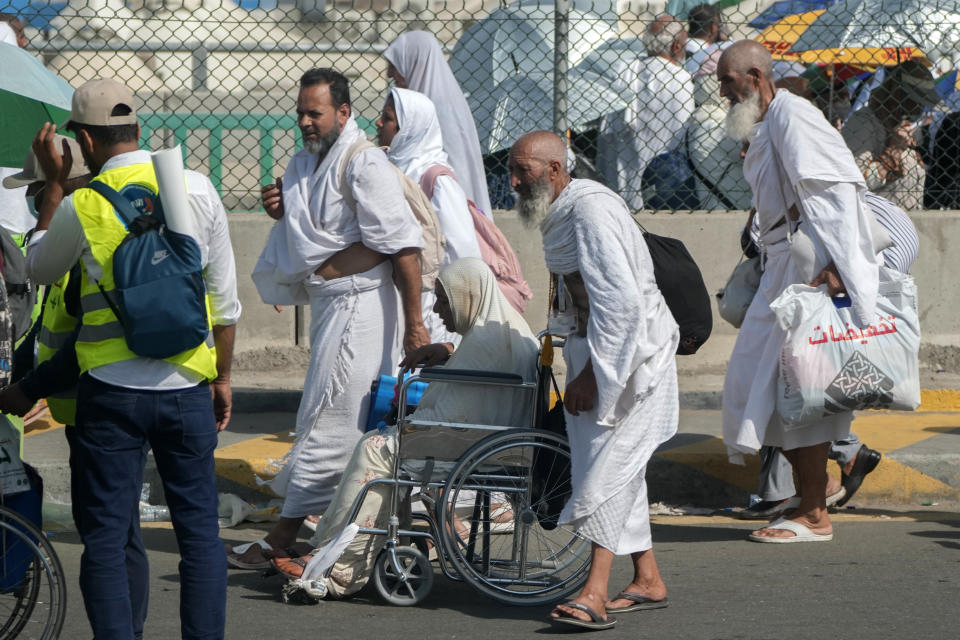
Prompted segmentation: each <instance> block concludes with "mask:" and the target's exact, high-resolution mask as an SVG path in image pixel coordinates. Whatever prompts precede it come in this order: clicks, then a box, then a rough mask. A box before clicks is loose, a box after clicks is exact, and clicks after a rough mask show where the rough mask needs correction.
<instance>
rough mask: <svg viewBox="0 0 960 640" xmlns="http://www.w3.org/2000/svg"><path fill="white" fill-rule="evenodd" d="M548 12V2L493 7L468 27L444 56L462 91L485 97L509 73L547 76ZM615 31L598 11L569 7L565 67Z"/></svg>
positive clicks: (551, 29)
mask: <svg viewBox="0 0 960 640" xmlns="http://www.w3.org/2000/svg"><path fill="white" fill-rule="evenodd" d="M553 12H554V9H553V5H552V4H541V5H523V6H516V5H512V6H509V7H502V8H499V9H496V10H494V11H492V12H491V13H490V15H489V16H487V17H486V18H484V19H483V20H481V21H479V22H478V23H476V24H475V25H473V26H472V27H470V28H469V29H467V31H466V32H465V33H464V34H463V36H462V37H461V38H460V39H459V40H458V41H457V44H456V46H454V48H453V52H452V53H451V54H450V59H449V63H450V69H451V70H452V71H453V75H454V77H456V79H457V82H459V83H460V87H461V89H463V92H464V93H465V94H467V95H468V96H471V95H474V94H477V95H478V96H481V97H482V96H488V95H490V94H491V93H492V92H493V90H494V88H496V86H497V85H499V84H500V83H501V82H503V81H504V80H506V79H507V78H508V77H510V76H513V75H517V74H520V75H532V76H549V75H552V73H553V67H554V65H553V34H554V13H553ZM616 35H617V34H616V30H615V29H614V28H613V27H611V26H610V25H609V23H608V22H607V21H605V20H603V19H601V18H600V17H599V16H598V15H596V14H593V13H590V12H586V11H580V10H576V9H571V10H570V35H569V42H570V46H569V50H568V55H567V61H568V65H569V68H573V67H574V66H576V65H577V63H579V62H580V61H581V60H582V59H583V58H584V56H586V55H587V54H588V53H589V52H590V51H592V50H593V49H594V48H595V47H596V46H598V45H599V44H601V43H602V42H604V41H605V40H609V39H611V38H615V37H616Z"/></svg>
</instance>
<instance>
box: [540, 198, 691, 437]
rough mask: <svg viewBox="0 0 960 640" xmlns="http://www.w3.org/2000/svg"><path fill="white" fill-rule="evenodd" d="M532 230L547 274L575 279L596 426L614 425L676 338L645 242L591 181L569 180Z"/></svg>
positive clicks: (619, 204)
mask: <svg viewBox="0 0 960 640" xmlns="http://www.w3.org/2000/svg"><path fill="white" fill-rule="evenodd" d="M540 230H541V231H542V233H543V249H544V253H545V257H546V262H547V268H548V269H549V270H550V272H551V273H556V274H563V275H565V274H571V273H574V272H579V273H580V275H581V276H582V277H583V281H584V284H585V285H586V289H587V295H588V297H589V299H590V319H589V321H588V326H587V341H588V343H589V345H590V354H591V359H592V362H593V371H594V374H595V375H596V378H597V393H598V397H597V408H598V422H599V423H600V424H601V425H604V426H608V427H616V426H618V425H619V424H620V423H621V421H622V420H623V419H624V418H625V417H626V416H627V415H628V414H629V413H630V412H631V411H632V410H633V407H634V405H635V404H636V402H637V401H638V400H639V399H641V398H643V397H645V396H646V395H648V394H649V392H650V390H651V388H652V387H653V386H654V385H655V384H656V383H657V381H658V380H659V379H660V378H661V375H662V373H663V371H664V370H665V369H666V368H667V367H668V366H670V363H671V362H672V361H673V356H674V353H676V349H677V343H678V342H679V339H680V337H679V336H680V333H679V328H678V326H677V323H676V322H675V321H674V319H673V315H671V313H670V310H669V309H668V308H667V304H666V302H665V301H664V299H663V296H662V295H661V294H660V290H659V289H658V288H657V283H656V280H655V279H654V277H653V262H652V261H651V259H650V252H649V251H648V249H647V244H646V242H645V241H644V239H643V236H642V235H641V233H640V229H639V228H638V227H637V225H636V223H635V222H634V221H633V219H632V217H631V216H630V213H629V212H628V211H627V207H626V204H625V203H624V201H623V199H622V198H620V197H619V196H618V195H616V194H615V193H613V192H612V191H610V189H608V188H607V187H605V186H603V185H601V184H599V183H597V182H593V181H592V180H572V181H571V182H570V184H569V185H567V187H566V188H565V189H564V190H563V191H562V192H561V193H560V195H559V196H558V197H557V199H556V200H555V201H554V202H553V204H552V205H551V206H550V211H549V214H548V215H547V217H546V219H544V221H543V222H542V223H541V225H540ZM578 373H579V371H575V370H571V371H570V378H571V379H572V377H573V376H575V375H576V374H578ZM673 428H674V429H675V428H676V425H673ZM664 429H666V430H669V429H668V428H667V427H664ZM670 435H672V433H671V434H670ZM670 435H667V436H666V437H665V438H664V440H665V439H666V438H669V437H670Z"/></svg>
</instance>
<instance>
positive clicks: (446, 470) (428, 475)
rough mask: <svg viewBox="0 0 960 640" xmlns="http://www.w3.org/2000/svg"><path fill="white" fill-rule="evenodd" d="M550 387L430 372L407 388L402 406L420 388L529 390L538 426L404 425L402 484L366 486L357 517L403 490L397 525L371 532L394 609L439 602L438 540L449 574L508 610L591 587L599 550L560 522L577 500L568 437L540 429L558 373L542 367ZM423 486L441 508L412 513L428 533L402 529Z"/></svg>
mask: <svg viewBox="0 0 960 640" xmlns="http://www.w3.org/2000/svg"><path fill="white" fill-rule="evenodd" d="M550 346H551V350H552V344H551V345H550ZM538 378H539V379H538V381H537V382H535V383H534V382H525V381H524V380H523V379H522V377H521V376H518V375H515V374H507V373H501V372H489V371H473V370H456V369H444V368H430V369H423V370H421V372H420V374H419V375H416V376H410V377H408V378H407V379H405V380H404V381H403V383H402V384H401V386H400V393H399V403H398V404H399V406H400V407H406V406H407V400H406V399H407V393H408V391H409V390H410V389H411V387H412V385H414V384H416V383H417V382H427V383H429V384H430V385H438V384H440V385H468V386H470V387H471V388H476V389H477V392H478V393H480V392H482V391H483V390H484V389H489V388H507V389H521V390H523V395H529V398H530V427H529V428H516V427H511V426H496V425H481V424H464V423H455V422H446V421H424V420H418V419H416V414H415V413H413V414H411V415H409V416H403V415H400V416H398V419H397V427H396V428H397V437H398V446H397V451H398V455H397V456H396V460H395V462H394V469H393V476H392V477H387V478H380V479H376V480H372V481H370V482H368V483H366V484H365V485H364V486H363V488H362V489H361V491H360V493H359V495H358V496H357V498H356V499H355V500H354V502H353V505H352V513H351V516H350V519H349V521H356V518H357V516H358V513H359V511H360V508H361V505H362V504H363V501H364V498H365V497H366V494H367V492H368V491H369V490H370V489H371V488H372V487H374V486H377V485H381V486H382V485H387V486H389V487H390V488H392V491H391V492H390V494H391V495H390V500H389V512H388V518H387V526H386V528H360V530H359V533H360V534H369V535H374V536H384V537H385V543H384V546H383V549H382V551H380V553H379V555H378V556H377V558H376V560H375V563H374V569H373V574H372V577H371V581H372V582H373V583H374V586H375V588H376V591H377V592H378V593H379V595H380V596H381V597H382V598H383V599H384V600H385V601H386V602H388V603H389V604H393V605H398V606H410V605H415V604H418V603H419V602H421V601H422V600H423V599H424V598H425V597H427V595H428V594H429V592H430V589H431V587H432V586H433V581H434V571H433V567H432V565H431V563H430V561H429V559H428V555H427V554H426V553H425V552H426V550H427V548H428V544H427V543H428V542H429V544H432V545H433V547H434V548H435V549H437V560H438V562H439V566H440V570H441V572H442V573H443V574H444V576H446V577H447V578H448V579H450V580H455V581H463V582H466V583H468V584H469V585H470V586H471V587H472V588H474V589H475V590H477V591H479V592H480V593H482V594H483V595H485V596H488V597H490V598H492V599H493V600H495V601H498V602H501V603H503V604H508V605H520V606H537V605H543V604H547V603H552V602H555V601H558V600H561V599H563V598H567V597H569V596H570V595H571V594H573V593H575V592H577V591H579V590H580V588H581V587H582V586H583V583H584V582H585V581H586V578H587V572H588V570H589V566H590V543H589V541H587V540H586V539H584V538H583V537H581V536H580V535H579V534H578V533H577V532H576V531H574V530H573V529H571V528H570V527H567V526H565V525H559V524H558V523H557V516H558V515H559V510H560V508H562V506H563V503H564V502H565V499H566V497H567V496H568V495H569V492H570V478H569V463H570V450H569V445H568V443H567V440H566V437H565V436H564V435H563V434H557V433H553V432H550V431H547V430H544V429H540V428H535V427H537V426H538V424H537V423H538V417H539V416H542V415H543V414H544V413H545V407H546V406H547V405H548V403H549V389H550V387H549V385H550V375H549V367H546V368H545V367H544V366H543V365H541V373H540V375H539V376H538ZM399 413H401V414H402V413H403V412H399ZM414 488H419V489H420V492H421V496H433V498H432V499H428V502H432V505H431V507H432V508H429V509H428V510H427V513H426V514H416V513H415V514H412V515H411V516H410V520H409V522H410V523H413V522H417V523H418V524H420V523H422V524H423V525H425V527H414V526H412V524H411V526H409V528H406V527H401V514H400V510H401V504H402V501H403V497H404V495H406V494H407V492H408V491H409V490H412V489H414ZM410 542H412V543H413V546H410V545H409V543H410Z"/></svg>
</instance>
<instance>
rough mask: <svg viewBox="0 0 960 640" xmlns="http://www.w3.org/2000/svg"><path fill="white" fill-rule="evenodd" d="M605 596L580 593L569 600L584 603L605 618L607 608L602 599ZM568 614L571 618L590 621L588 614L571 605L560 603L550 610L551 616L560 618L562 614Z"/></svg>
mask: <svg viewBox="0 0 960 640" xmlns="http://www.w3.org/2000/svg"><path fill="white" fill-rule="evenodd" d="M606 599H607V597H606V595H605V594H593V593H581V594H580V595H579V596H577V597H576V598H575V599H574V600H571V602H577V603H580V604H585V605H587V606H588V607H590V608H591V609H593V610H594V611H596V612H597V613H598V614H599V615H601V616H603V619H604V620H606V619H607V609H606V607H605V606H604V604H603V603H604V601H606ZM561 613H562V614H563V615H566V616H569V617H571V618H576V619H577V620H584V621H588V622H589V621H590V615H589V614H588V613H587V612H586V611H581V610H580V609H574V608H573V607H568V606H565V605H562V604H558V605H557V606H556V607H554V608H553V611H551V612H550V617H551V618H560V617H563V615H561Z"/></svg>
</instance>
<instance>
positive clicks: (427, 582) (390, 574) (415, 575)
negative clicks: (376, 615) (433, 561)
mask: <svg viewBox="0 0 960 640" xmlns="http://www.w3.org/2000/svg"><path fill="white" fill-rule="evenodd" d="M373 585H374V586H375V587H376V589H377V593H379V594H380V597H381V598H383V599H384V600H385V601H386V602H387V603H388V604H392V605H395V606H398V607H410V606H413V605H415V604H418V603H420V602H422V601H423V599H424V598H426V597H427V594H428V593H430V588H431V587H433V567H432V566H430V560H428V559H427V556H425V555H424V554H422V553H420V551H418V550H417V549H414V548H413V547H393V548H390V547H388V548H386V549H384V550H383V551H381V552H380V555H379V556H377V560H376V564H375V565H374V568H373Z"/></svg>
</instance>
